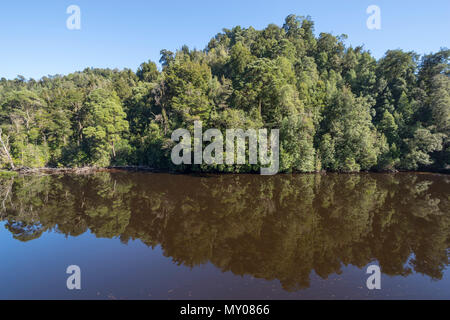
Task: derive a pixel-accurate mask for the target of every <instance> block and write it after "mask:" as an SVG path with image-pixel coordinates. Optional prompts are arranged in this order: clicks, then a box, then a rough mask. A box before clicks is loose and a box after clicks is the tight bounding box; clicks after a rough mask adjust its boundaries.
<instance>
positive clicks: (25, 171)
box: [0, 166, 450, 176]
mask: <svg viewBox="0 0 450 320" xmlns="http://www.w3.org/2000/svg"><path fill="white" fill-rule="evenodd" d="M97 172H110V173H114V172H149V173H169V174H213V175H229V174H259V173H252V172H240V173H236V172H213V171H211V172H201V171H184V172H182V171H173V170H169V169H157V168H152V167H148V166H109V167H79V168H70V167H64V168H51V167H43V168H28V167H24V168H16V169H14V170H11V169H9V170H8V169H0V176H2V175H3V176H14V175H33V174H44V175H53V174H80V175H82V174H93V173H97ZM405 172H409V173H438V174H450V170H449V169H436V170H432V169H429V170H415V171H414V170H393V171H392V170H391V171H389V170H385V171H376V170H372V171H355V172H338V171H326V170H322V171H312V172H296V171H295V172H290V173H287V172H286V173H284V172H280V173H278V174H367V173H380V174H395V173H405ZM278 174H277V175H278Z"/></svg>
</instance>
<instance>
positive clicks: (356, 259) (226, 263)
mask: <svg viewBox="0 0 450 320" xmlns="http://www.w3.org/2000/svg"><path fill="white" fill-rule="evenodd" d="M449 190H450V177H448V176H445V175H433V174H416V173H399V174H352V175H339V174H326V175H320V174H315V175H314V174H307V175H277V176H260V175H210V176H190V175H170V174H149V173H107V172H102V173H96V174H90V175H55V176H20V177H13V178H3V179H0V201H1V208H0V212H1V213H0V220H1V221H2V222H3V223H4V225H5V227H6V228H7V230H9V232H11V233H12V235H13V237H14V238H15V239H17V240H20V241H31V240H33V239H37V238H39V237H41V236H42V235H43V233H44V232H46V231H51V232H58V233H62V234H65V235H67V236H78V235H81V234H83V233H85V232H87V231H88V230H90V231H91V232H92V233H93V234H95V235H96V236H97V237H100V238H114V237H119V238H120V241H122V242H123V243H127V242H128V241H129V240H130V239H133V240H135V239H138V240H140V241H142V242H143V243H144V244H146V245H148V246H150V247H154V246H157V245H160V246H161V248H162V250H163V252H164V255H165V256H167V257H171V259H172V260H173V261H174V262H175V263H177V264H180V265H186V266H190V267H193V266H197V265H200V264H203V263H207V262H211V263H212V264H214V265H215V266H216V267H218V268H220V269H221V270H222V271H224V272H225V271H231V272H233V273H234V274H236V275H244V274H249V275H252V276H254V277H256V278H262V279H267V280H273V279H277V280H279V281H280V282H281V284H282V286H283V288H284V289H285V290H288V291H295V290H298V289H301V288H307V287H309V279H310V275H311V272H312V271H315V273H317V274H318V275H319V276H320V277H323V278H326V277H327V276H329V275H331V274H333V273H338V274H339V273H340V272H341V268H342V265H354V266H357V267H359V268H362V267H364V266H365V265H367V264H368V263H370V262H371V261H375V260H376V261H378V263H379V264H380V266H381V270H382V272H383V273H384V274H388V275H401V276H408V275H409V274H411V273H414V272H415V273H421V274H425V275H427V276H428V277H430V278H432V279H435V280H439V279H441V278H442V276H443V271H444V270H445V269H446V267H447V266H448V263H449V247H450V246H449V243H450V192H449ZM93 245H95V243H94V244H93Z"/></svg>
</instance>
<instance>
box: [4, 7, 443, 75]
mask: <svg viewBox="0 0 450 320" xmlns="http://www.w3.org/2000/svg"><path fill="white" fill-rule="evenodd" d="M70 5H77V6H78V7H79V8H80V10H81V20H80V21H81V29H80V30H69V29H68V28H67V26H66V21H67V19H68V18H69V16H70V14H68V13H66V10H67V8H68V7H69V6H70ZM369 5H377V6H378V7H379V8H380V12H381V29H380V30H369V29H368V28H367V26H366V21H367V19H368V18H369V16H370V14H367V13H366V9H367V7H368V6H369ZM289 14H296V15H303V16H307V15H309V16H311V18H312V19H313V21H314V22H315V33H316V34H317V35H318V34H319V33H320V32H331V33H332V34H334V35H340V34H347V35H348V39H347V40H346V44H347V45H352V46H358V45H364V48H366V49H368V50H370V51H371V52H372V54H373V55H374V56H375V57H376V58H377V59H378V58H381V57H382V56H383V54H384V53H385V52H386V51H387V50H389V49H403V50H405V51H411V50H413V51H415V52H417V53H420V54H426V53H431V52H436V51H438V50H439V49H440V48H442V47H450V41H449V40H450V1H449V0H428V1H418V0H409V1H407V0H368V1H366V0H340V1H336V0H309V1H305V0H271V1H266V0H239V1H237V0H222V1H214V0H208V1H205V0H197V1H196V0H184V1H181V0H171V1H155V0H147V1H144V0H126V1H125V0H122V1H118V0H109V1H105V0H70V1H66V0H53V1H46V0H42V1H32V0H29V1H24V0H15V1H1V3H0V43H1V47H0V78H1V77H5V78H7V79H14V78H15V77H16V76H17V75H22V76H24V77H25V78H27V79H28V78H34V79H39V78H41V77H42V76H47V75H54V74H68V73H71V72H74V71H80V70H83V69H85V68H87V67H99V68H112V69H114V68H119V69H123V68H131V69H132V70H136V69H137V68H138V66H139V65H140V64H141V63H142V62H144V61H148V60H149V59H150V60H152V61H155V62H158V61H159V58H160V55H159V52H160V50H161V49H167V50H171V51H175V50H176V49H179V48H181V46H182V45H183V44H186V45H188V46H189V47H190V48H197V49H204V48H205V47H206V45H207V44H208V42H209V40H210V39H211V38H212V37H213V36H214V35H215V34H217V33H218V32H221V31H222V29H223V28H230V29H231V28H232V27H234V26H237V25H240V26H242V27H249V26H253V27H254V28H256V29H262V28H264V27H265V26H267V25H268V24H269V23H275V24H277V25H280V26H281V25H282V24H283V22H284V19H285V17H286V16H288V15H289Z"/></svg>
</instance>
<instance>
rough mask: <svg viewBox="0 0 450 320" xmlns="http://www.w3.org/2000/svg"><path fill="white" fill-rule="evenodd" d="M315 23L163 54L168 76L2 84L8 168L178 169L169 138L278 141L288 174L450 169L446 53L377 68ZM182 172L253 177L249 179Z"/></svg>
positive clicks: (410, 55)
mask: <svg viewBox="0 0 450 320" xmlns="http://www.w3.org/2000/svg"><path fill="white" fill-rule="evenodd" d="M345 39H346V36H345V35H340V36H335V35H332V34H329V33H320V34H319V36H318V37H316V36H315V35H314V23H313V21H311V19H310V18H309V17H303V16H296V15H289V16H288V17H287V18H286V19H285V21H284V24H283V26H281V27H279V26H277V25H275V24H270V25H268V26H267V27H266V28H264V29H263V30H256V29H254V28H252V27H249V28H242V27H240V26H236V27H234V28H232V29H224V30H223V32H221V33H219V34H217V35H216V36H215V37H214V38H213V39H211V41H210V42H209V43H208V45H207V47H206V48H205V50H202V51H199V50H191V49H189V48H188V47H187V46H183V47H182V48H181V49H180V50H177V51H176V52H171V51H168V50H161V59H160V62H161V65H162V70H161V71H160V70H158V67H157V65H156V64H155V63H154V62H152V61H148V62H144V63H142V64H141V65H140V67H139V68H138V70H137V71H136V72H133V71H131V70H129V69H125V70H121V71H119V70H109V69H85V70H83V71H82V72H76V73H73V74H69V75H67V76H50V77H43V78H42V79H40V80H38V81H36V80H34V79H30V80H26V79H24V78H23V77H21V76H18V77H17V79H14V80H6V79H2V80H1V81H0V129H1V137H2V139H1V140H3V144H2V145H1V146H0V165H1V166H2V167H4V168H12V167H21V166H28V167H39V166H83V165H96V166H108V165H119V164H120V165H147V166H154V167H157V168H165V169H167V168H173V166H172V163H171V161H170V148H171V147H172V145H173V144H172V142H171V141H170V137H171V133H172V132H173V130H175V129H178V128H187V129H192V127H193V122H194V121H195V120H201V121H202V122H203V129H204V130H206V129H208V128H212V127H214V128H219V129H222V130H225V129H233V128H242V129H246V128H253V129H260V128H267V129H274V128H276V129H280V144H281V145H280V163H281V170H282V171H285V172H291V171H301V172H310V171H317V170H328V171H346V172H348V171H359V170H398V169H406V170H419V169H421V170H423V169H425V170H426V169H449V167H450V164H449V159H450V138H449V135H450V80H449V76H450V68H449V55H450V50H448V49H445V48H444V49H442V50H440V51H439V52H437V53H432V54H428V55H424V56H423V57H421V58H420V57H419V56H418V55H417V54H416V53H414V52H404V51H402V50H389V51H387V52H386V54H385V56H384V57H383V58H381V59H379V60H378V61H377V60H376V59H375V58H374V57H372V55H371V54H370V52H369V51H367V50H364V49H363V47H361V46H358V47H355V48H353V47H347V46H346V45H345V43H344V41H345ZM178 169H180V170H203V171H211V170H213V171H225V172H233V171H234V172H242V171H245V172H252V171H257V170H259V167H258V165H256V166H250V165H247V164H246V165H244V166H226V165H224V166H197V167H195V166H193V167H190V166H183V167H179V168H178Z"/></svg>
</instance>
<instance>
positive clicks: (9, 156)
mask: <svg viewBox="0 0 450 320" xmlns="http://www.w3.org/2000/svg"><path fill="white" fill-rule="evenodd" d="M0 143H1V144H2V148H3V151H4V152H5V154H6V157H7V158H8V160H9V163H10V164H11V168H12V169H13V170H14V169H15V167H14V162H13V160H12V158H11V155H10V154H9V151H8V141H6V143H5V142H4V141H3V132H2V129H0Z"/></svg>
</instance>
